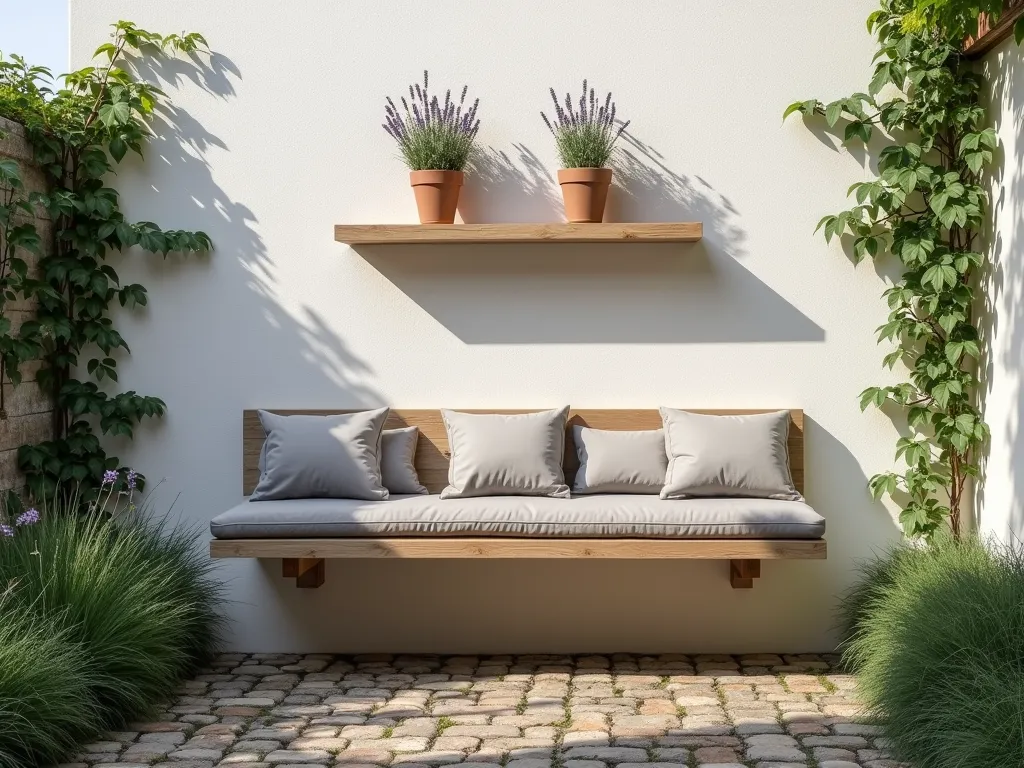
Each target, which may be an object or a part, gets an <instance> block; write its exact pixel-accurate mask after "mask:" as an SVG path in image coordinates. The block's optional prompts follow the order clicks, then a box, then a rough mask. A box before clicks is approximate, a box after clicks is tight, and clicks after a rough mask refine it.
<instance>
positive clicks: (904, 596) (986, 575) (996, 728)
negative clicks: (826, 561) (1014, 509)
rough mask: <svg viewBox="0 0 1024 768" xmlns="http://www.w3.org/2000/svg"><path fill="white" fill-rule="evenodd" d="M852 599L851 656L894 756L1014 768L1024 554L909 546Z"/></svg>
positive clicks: (1021, 699)
mask: <svg viewBox="0 0 1024 768" xmlns="http://www.w3.org/2000/svg"><path fill="white" fill-rule="evenodd" d="M863 572H864V573H865V575H866V577H867V578H866V579H865V580H864V581H863V582H862V583H861V584H860V585H859V586H858V587H857V588H856V589H855V590H854V592H853V593H852V598H853V599H848V600H847V601H846V602H845V603H844V614H845V615H844V623H845V624H847V625H848V626H849V627H850V628H851V629H852V637H851V638H850V640H849V641H848V643H847V647H846V653H845V657H846V661H847V662H849V663H850V665H851V666H852V668H853V669H854V670H855V671H856V672H857V674H858V681H859V682H858V691H859V693H860V695H861V697H862V699H863V701H864V703H865V705H866V706H867V708H868V710H869V712H870V713H871V714H872V715H873V716H875V717H876V718H877V719H878V722H879V723H881V725H882V726H883V728H884V731H885V735H886V737H887V738H888V741H889V743H890V744H891V749H892V750H893V752H894V753H895V756H896V758H897V759H899V760H901V761H906V762H907V763H909V764H912V765H916V766H928V767H929V768H963V767H964V766H970V768H1007V767H1008V766H1019V765H1021V756H1022V755H1024V552H1022V550H1021V549H1020V547H1019V546H1013V547H1002V546H993V545H986V544H985V543H983V542H980V541H978V540H977V539H975V538H965V539H964V540H963V541H960V542H957V541H947V542H943V543H941V544H937V545H936V546H933V547H929V548H913V547H906V546H905V547H901V548H897V549H894V550H892V551H890V552H889V553H887V554H886V555H885V556H883V557H882V558H881V559H880V561H879V562H877V563H875V564H873V565H871V566H868V568H867V570H866V571H863Z"/></svg>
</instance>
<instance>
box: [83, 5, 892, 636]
mask: <svg viewBox="0 0 1024 768" xmlns="http://www.w3.org/2000/svg"><path fill="white" fill-rule="evenodd" d="M872 5H873V4H872V2H870V0H856V2H845V3H819V2H814V1H813V0H788V1H787V2H781V3H780V2H776V1H773V2H767V0H765V1H763V2H762V1H758V2H743V3H740V2H727V3H722V2H718V1H717V0H687V1H686V2H679V1H678V0H657V1H655V0H650V1H648V2H644V3H638V2H622V1H621V0H586V1H585V2H584V0H563V1H562V2H558V3H552V2H550V1H549V0H519V2H516V3H484V2H479V0H475V1H474V0H428V1H426V2H418V3H404V2H397V1H396V0H360V1H357V0H347V1H346V2H301V3H280V2H277V1H276V0H273V1H272V0H247V2H241V1H240V0H234V1H233V2H216V3H210V2H196V1H195V0H192V1H190V2H175V3H167V2H163V1H157V0H90V2H77V3H74V4H73V5H72V9H71V15H72V19H71V21H72V62H73V64H74V65H76V66H78V65H82V64H85V63H86V61H87V60H88V57H89V55H90V54H91V52H92V51H93V49H94V48H95V46H96V45H97V44H98V43H99V42H101V41H102V40H103V39H104V38H105V35H106V34H107V25H108V24H109V23H110V22H111V21H113V20H115V19H119V18H130V19H133V20H134V21H136V22H137V23H139V24H140V25H142V26H144V27H146V28H151V29H155V30H159V31H165V32H166V31H176V30H181V29H183V28H187V29H190V30H192V29H194V30H198V31H201V32H202V33H203V34H205V35H206V36H207V38H208V39H209V41H210V43H211V45H212V46H213V48H214V49H215V51H216V52H217V55H216V56H215V57H214V59H213V63H212V67H208V68H203V69H197V68H196V67H195V66H193V65H191V64H166V65H161V66H160V67H159V68H158V69H157V70H156V71H155V72H152V73H151V76H153V77H156V78H157V79H159V80H160V82H161V85H162V86H163V87H164V88H165V89H166V90H167V91H168V94H169V96H170V102H171V104H172V106H171V108H170V111H169V112H168V114H167V116H166V119H165V120H164V121H162V122H161V123H160V124H159V125H158V126H157V134H158V138H157V140H156V141H155V142H154V143H153V145H152V146H151V147H150V148H149V149H148V154H147V157H148V160H149V162H148V163H147V164H146V165H145V166H141V165H132V166H130V167H126V168H124V169H122V170H121V171H120V172H119V175H118V180H117V183H118V185H119V187H120V189H121V192H122V195H123V201H124V205H125V209H126V211H127V213H128V215H129V216H131V217H134V218H137V219H150V220H154V221H157V222H159V223H161V224H162V225H164V226H167V227H189V228H202V229H204V230H206V231H207V232H208V233H209V234H210V235H211V237H212V238H213V240H214V242H215V243H216V246H217V250H216V252H215V253H214V254H212V255H211V256H210V257H209V258H203V259H188V260H185V259H179V258H171V259H168V260H167V262H163V261H161V260H160V259H159V258H145V257H143V256H141V255H131V256H129V257H127V258H125V259H118V268H119V269H120V270H122V272H123V274H124V276H125V277H126V278H127V279H129V280H133V281H139V282H143V283H145V284H146V285H147V286H148V287H149V288H150V291H151V304H150V307H149V308H148V309H147V310H146V311H145V312H143V313H141V314H135V315H131V316H124V317H119V318H118V322H119V323H120V326H121V328H122V330H123V332H124V335H125V337H126V338H127V340H128V342H129V344H130V345H131V347H132V351H133V354H132V357H131V359H130V360H125V361H124V362H123V364H122V369H121V370H122V372H123V373H122V381H121V383H122V384H123V385H124V386H125V387H126V388H132V389H136V390H138V391H140V392H145V393H151V394H156V395H159V396H161V397H163V398H164V399H165V400H166V401H167V404H168V406H169V413H168V415H167V417H166V418H165V419H164V420H163V421H162V422H160V423H159V424H153V425H149V426H147V427H145V428H144V429H142V430H140V432H139V435H138V439H137V441H136V443H135V445H133V446H132V447H130V448H127V447H124V446H120V448H121V450H122V452H123V453H122V455H123V456H125V457H126V458H127V460H128V461H129V462H130V463H132V464H133V465H134V466H136V467H138V468H140V469H141V470H143V471H144V472H145V473H147V474H148V475H149V476H150V477H151V479H152V480H159V479H160V478H165V480H164V482H163V484H162V486H161V487H160V489H159V491H158V493H159V494H160V496H161V498H162V499H164V500H169V499H171V498H173V497H174V495H175V494H180V498H179V500H178V504H177V508H178V509H180V510H181V512H182V514H183V515H184V516H185V517H186V518H187V519H189V520H191V521H194V522H195V523H196V524H198V525H200V526H205V525H206V523H207V522H208V521H209V519H210V518H211V517H212V516H213V515H215V514H216V513H218V512H220V511H222V510H224V509H226V508H227V507H229V506H231V505H234V504H235V503H237V502H239V501H240V500H241V498H242V497H241V490H240V465H241V450H240V424H241V412H242V409H243V408H247V407H331V406H335V407H357V406H363V405H367V406H369V405H377V404H380V403H384V404H393V405H399V406H405V407H441V406H446V407H489V406H492V407H500V406H505V407H516V406H518V407H553V406H557V405H560V404H563V403H566V402H569V403H571V404H573V405H576V406H580V407H612V408H614V407H656V406H658V405H660V404H667V405H674V406H679V407H687V406H689V407H702V406H703V407H802V408H803V409H805V412H806V416H807V428H806V441H807V461H806V466H807V496H808V499H809V501H810V502H811V503H812V504H813V505H814V506H815V507H816V508H817V509H818V510H820V512H821V513H822V514H823V515H824V516H825V517H826V518H827V519H828V541H829V559H828V560H827V561H826V562H766V563H765V564H764V567H763V577H762V578H761V579H760V581H759V582H757V584H756V586H755V588H754V589H753V590H750V591H743V590H733V589H731V588H730V586H729V582H728V579H727V566H726V564H725V563H722V562H654V561H652V562H608V563H592V562H578V561H562V562H557V561H546V562H522V561H521V562H514V563H513V562H510V563H500V562H488V563H479V562H477V563H474V562H422V561H421V562H372V563H371V562H340V561H335V562H329V563H328V569H327V584H326V585H325V586H324V587H323V588H321V589H319V590H315V591H308V590H296V589H295V588H294V586H292V585H291V584H290V583H289V582H286V581H285V580H283V579H282V578H281V577H280V574H279V567H280V566H279V564H278V562H276V561H268V562H263V563H260V562H256V561H245V560H243V561H231V562H228V563H226V564H225V566H224V569H223V573H224V575H225V576H226V578H228V579H229V582H230V591H231V598H232V599H233V601H234V602H233V603H232V605H231V607H230V612H231V618H232V619H233V624H232V630H231V635H230V638H229V644H230V645H231V646H232V647H235V648H245V649H247V650H252V651H259V650H268V649H274V650H298V649H302V650H307V651H373V650H391V651H394V650H418V651H452V652H504V651H520V652H528V651H548V650H550V651H568V650H572V651H615V650H624V651H683V652H685V651H710V652H716V651H717V652H721V651H735V652H742V651H754V650H766V649H770V650H786V651H801V650H807V651H813V650H826V649H830V648H831V647H832V645H833V641H834V637H833V635H832V632H831V628H832V626H833V624H834V614H833V611H834V608H835V605H836V594H837V593H838V592H840V591H841V590H842V589H844V587H846V586H847V585H848V584H849V582H850V581H851V578H852V573H853V571H852V569H853V566H854V561H855V559H857V558H863V557H866V556H868V555H869V554H870V553H871V551H872V549H873V548H876V547H879V546H881V545H883V544H884V543H885V542H887V541H890V540H892V539H893V538H894V537H895V536H896V535H897V528H896V526H895V524H894V523H893V521H892V519H891V517H890V514H889V513H888V512H887V511H886V509H885V508H884V507H883V506H882V505H880V504H876V503H873V502H872V501H871V500H870V498H869V496H868V493H867V490H866V487H865V485H866V476H868V475H870V474H872V473H874V472H877V471H880V470H885V469H888V468H889V467H890V466H891V460H892V452H893V446H894V440H895V436H896V431H895V429H894V427H893V426H892V425H891V424H890V423H889V421H888V419H887V418H886V417H884V416H883V415H881V414H878V413H872V412H869V413H868V414H865V415H862V414H861V413H860V411H859V408H858V404H857V395H858V393H859V392H860V391H861V390H862V389H863V388H864V387H865V386H868V385H870V384H875V383H879V382H884V381H885V377H884V375H883V373H882V372H881V367H880V360H881V357H882V355H883V354H884V352H885V351H886V350H884V349H878V348H877V347H876V345H875V342H874V329H875V328H876V327H877V326H878V325H879V324H881V323H882V322H883V321H884V318H885V305H884V303H883V302H882V300H881V299H880V298H879V297H880V293H881V290H882V288H883V286H882V284H881V282H880V280H879V277H878V275H877V274H876V272H875V270H874V269H873V268H872V266H871V265H870V264H864V265H861V266H860V267H859V268H857V269H855V268H854V267H853V266H852V265H851V263H850V262H849V261H848V260H847V259H846V258H845V257H844V255H843V253H842V251H841V249H839V248H838V247H832V248H828V247H826V246H825V244H824V242H823V241H822V240H821V239H820V237H816V236H814V235H813V234H812V231H813V229H814V227H815V224H816V222H817V221H818V219H819V218H820V217H821V216H822V215H823V214H824V213H828V212H835V211H837V210H840V209H841V208H842V207H843V206H844V201H845V198H844V193H845V190H846V188H847V187H848V185H849V184H850V183H852V182H854V181H857V180H860V179H862V178H864V177H865V175H866V173H865V171H864V168H863V163H864V158H863V155H862V153H853V154H851V153H848V152H846V151H845V150H843V149H841V148H837V147H836V146H835V145H834V143H833V142H832V141H831V140H830V139H829V138H827V137H826V136H824V135H823V134H821V133H820V132H811V131H808V130H807V129H805V128H804V127H803V126H801V125H800V121H799V119H796V118H791V120H790V121H788V122H787V123H786V124H782V121H781V114H782V110H783V109H784V108H785V106H786V105H787V104H788V103H789V102H791V101H793V100H795V99H798V98H809V97H812V96H819V97H822V98H825V99H830V98H833V97H836V96H839V95H846V94H848V93H851V92H853V91H857V90H862V89H863V88H864V86H865V84H866V82H867V80H868V79H869V77H870V58H871V55H872V52H873V45H872V41H871V40H870V38H869V37H868V36H867V34H866V33H864V32H863V29H864V18H865V17H866V16H867V14H868V13H869V11H870V10H871V8H872ZM424 67H426V68H429V70H430V72H431V75H432V78H433V82H434V83H436V84H438V85H442V84H449V85H450V86H451V87H452V88H458V87H461V85H462V84H463V83H469V85H470V89H471V96H479V97H480V99H481V115H482V117H483V129H482V132H481V140H482V143H483V145H484V147H486V149H487V154H486V156H485V161H486V162H485V163H483V167H482V169H481V171H480V172H478V173H477V174H476V175H474V176H472V177H471V178H470V180H469V181H468V183H467V186H466V188H465V191H464V197H463V203H464V205H463V213H464V215H465V216H466V218H467V219H469V220H473V221H502V220H504V221H551V220H558V219H559V217H560V206H561V202H560V198H559V193H558V189H557V186H556V184H555V182H554V173H555V170H556V168H557V166H556V160H555V153H554V150H553V147H552V143H551V141H550V136H549V135H548V134H547V131H546V128H545V127H544V125H543V123H542V122H541V120H540V117H539V115H538V112H539V111H540V110H542V109H545V108H547V107H548V103H549V102H548V95H547V90H548V87H549V86H552V85H553V86H555V87H556V88H557V89H558V90H559V91H565V90H569V89H572V90H573V91H575V90H576V89H577V88H578V87H579V83H580V80H581V79H582V78H583V77H584V76H586V77H588V78H589V79H590V82H591V83H592V84H593V85H595V86H597V87H598V88H599V89H611V90H612V91H613V92H614V93H615V96H616V99H617V101H618V105H619V110H620V114H621V115H622V116H624V117H628V118H629V119H631V120H632V121H633V122H632V127H631V129H630V131H631V133H632V134H633V135H634V136H635V138H636V140H637V142H639V144H634V145H633V146H627V147H626V149H627V151H628V152H629V153H630V155H631V158H627V159H626V160H627V161H628V162H626V161H624V162H625V172H623V171H622V170H620V173H619V178H620V182H621V183H623V185H624V187H625V188H619V189H616V190H614V191H613V198H614V199H613V200H612V202H611V206H610V216H611V217H615V218H618V219H619V220H626V221H628V220H647V221H660V220H692V219H700V220H702V221H703V222H704V232H705V238H704V240H703V242H701V243H700V244H698V245H694V246H685V247H664V246H657V247H648V246H631V247H629V248H624V247H621V246H614V245H607V246H600V247H585V246H575V245H573V246H569V245H543V246H541V245H535V246H501V247H486V248H485V247H481V248H463V249H459V250H457V251H447V250H446V249H444V248H441V247H431V248H426V247H420V248H415V249H413V250H408V249H406V250H396V251H382V250H377V251H370V250H367V251H364V252H362V253H361V254H357V253H355V252H354V251H352V250H350V249H349V248H347V247H345V246H343V245H341V244H338V243H336V242H334V241H333V239H332V237H333V232H332V227H333V225H334V224H336V223H345V222H347V223H366V222H409V221H414V220H415V215H416V214H415V207H414V204H413V199H412V194H411V191H410V190H409V188H408V186H407V175H406V172H405V170H404V169H403V167H402V166H401V165H400V163H399V162H398V161H397V160H396V158H395V154H396V152H395V149H394V147H392V146H391V145H390V144H389V143H388V139H387V137H386V135H385V134H384V131H383V130H382V129H381V128H380V123H381V119H382V109H383V106H382V105H383V98H384V96H385V95H386V94H391V95H395V96H398V95H400V94H401V93H402V91H403V89H404V88H405V87H406V85H407V84H408V83H409V82H412V81H414V80H416V79H417V78H418V77H419V76H420V73H421V71H422V70H423V68H424Z"/></svg>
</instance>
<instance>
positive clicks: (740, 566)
mask: <svg viewBox="0 0 1024 768" xmlns="http://www.w3.org/2000/svg"><path fill="white" fill-rule="evenodd" d="M760 577H761V561H760V560H730V561H729V581H730V582H731V583H732V588H733V589H750V588H751V587H753V586H754V579H758V578H760Z"/></svg>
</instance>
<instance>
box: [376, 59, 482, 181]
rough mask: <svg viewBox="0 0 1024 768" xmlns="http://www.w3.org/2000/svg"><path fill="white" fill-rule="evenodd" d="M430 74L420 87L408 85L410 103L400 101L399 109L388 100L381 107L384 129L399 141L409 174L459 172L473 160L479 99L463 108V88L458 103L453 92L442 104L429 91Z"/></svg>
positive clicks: (449, 93) (477, 128) (445, 97)
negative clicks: (410, 172)
mask: <svg viewBox="0 0 1024 768" xmlns="http://www.w3.org/2000/svg"><path fill="white" fill-rule="evenodd" d="M429 83H430V80H429V75H428V73H427V72H426V70H424V72H423V85H422V86H420V84H419V83H417V84H415V85H410V86H409V100H408V101H406V99H405V97H404V96H403V97H402V98H401V99H400V102H401V105H402V107H401V109H399V107H398V106H397V105H396V104H395V102H394V101H393V100H392V99H391V97H390V96H389V97H387V105H386V106H385V107H384V130H385V131H387V134H388V135H389V136H390V137H391V138H393V139H394V140H395V141H396V142H398V147H399V149H400V150H401V153H402V160H403V161H405V164H406V165H407V166H409V170H411V171H462V170H465V168H466V166H467V165H468V164H469V161H470V160H471V159H472V156H473V152H474V149H475V146H476V136H477V133H478V132H479V131H480V120H479V118H478V117H477V116H476V113H477V107H478V106H479V104H480V99H476V100H474V101H473V104H472V106H470V107H468V108H467V107H466V93H467V92H468V90H469V86H468V85H467V86H463V88H462V95H461V96H460V97H459V101H458V103H456V102H455V101H453V100H452V92H451V91H450V90H448V91H446V92H445V95H444V101H441V100H440V99H438V97H437V96H431V95H430V92H429Z"/></svg>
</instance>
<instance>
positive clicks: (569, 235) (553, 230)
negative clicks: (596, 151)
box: [334, 221, 704, 245]
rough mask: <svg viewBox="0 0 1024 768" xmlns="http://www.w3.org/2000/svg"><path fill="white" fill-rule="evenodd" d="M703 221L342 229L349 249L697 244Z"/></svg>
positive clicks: (339, 235) (337, 234) (337, 231)
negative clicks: (423, 245)
mask: <svg viewBox="0 0 1024 768" xmlns="http://www.w3.org/2000/svg"><path fill="white" fill-rule="evenodd" d="M703 234H704V227H703V225H702V224H701V222H699V221H682V222H670V223H637V224H618V223H615V224H612V223H603V224H338V225H336V226H335V227H334V239H335V240H338V241H339V242H342V243H348V244H349V245H386V244H394V245H399V244H405V245H409V244H414V243H546V242H554V243H695V242H697V241H698V240H700V239H701V237H702V236H703Z"/></svg>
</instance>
